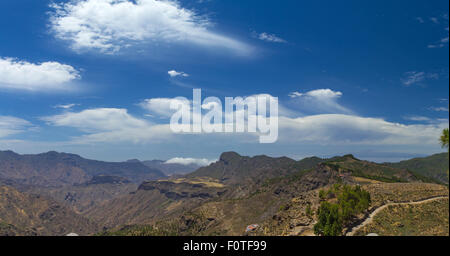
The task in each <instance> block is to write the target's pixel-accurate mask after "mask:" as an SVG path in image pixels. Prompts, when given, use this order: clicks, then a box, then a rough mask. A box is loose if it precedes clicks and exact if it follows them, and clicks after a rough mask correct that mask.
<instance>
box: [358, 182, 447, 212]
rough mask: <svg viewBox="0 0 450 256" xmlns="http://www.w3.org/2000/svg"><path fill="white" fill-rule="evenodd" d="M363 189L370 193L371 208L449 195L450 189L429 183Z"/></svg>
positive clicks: (376, 185) (380, 185)
mask: <svg viewBox="0 0 450 256" xmlns="http://www.w3.org/2000/svg"><path fill="white" fill-rule="evenodd" d="M363 188H364V189H365V190H367V191H369V193H370V196H371V199H372V204H371V208H378V207H380V206H382V205H384V204H387V203H401V202H412V201H420V200H424V199H428V198H431V197H436V196H448V195H449V190H448V187H446V186H442V185H437V184H428V183H379V184H369V185H363Z"/></svg>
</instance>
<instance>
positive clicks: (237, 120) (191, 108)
mask: <svg viewBox="0 0 450 256" xmlns="http://www.w3.org/2000/svg"><path fill="white" fill-rule="evenodd" d="M170 109H171V110H174V111H176V112H175V113H174V114H173V115H172V117H171V120H170V128H171V130H172V131H173V132H174V133H246V132H247V133H258V134H259V142H260V143H275V142H276V141H277V140H278V98H276V97H272V96H270V95H255V96H249V97H246V98H242V97H235V98H233V97H226V98H225V110H224V109H223V104H222V101H221V100H220V99H219V98H217V97H208V98H206V99H204V100H203V101H202V92H201V89H194V90H193V99H192V101H191V100H188V99H187V98H185V97H177V98H175V99H173V100H172V101H171V103H170Z"/></svg>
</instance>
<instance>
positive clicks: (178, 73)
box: [167, 70, 189, 77]
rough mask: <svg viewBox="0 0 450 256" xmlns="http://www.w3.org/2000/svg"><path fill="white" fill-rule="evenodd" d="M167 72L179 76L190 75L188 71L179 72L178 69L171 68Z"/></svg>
mask: <svg viewBox="0 0 450 256" xmlns="http://www.w3.org/2000/svg"><path fill="white" fill-rule="evenodd" d="M167 73H168V74H169V76H170V77H177V76H182V77H188V76H189V74H187V73H184V72H178V71H176V70H170V71H168V72H167Z"/></svg>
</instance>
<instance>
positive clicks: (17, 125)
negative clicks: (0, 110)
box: [0, 116, 31, 138]
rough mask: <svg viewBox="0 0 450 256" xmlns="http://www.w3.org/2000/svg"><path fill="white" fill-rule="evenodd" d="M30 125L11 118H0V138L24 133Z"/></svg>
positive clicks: (21, 120) (24, 121)
mask: <svg viewBox="0 0 450 256" xmlns="http://www.w3.org/2000/svg"><path fill="white" fill-rule="evenodd" d="M29 126H31V123H30V122H28V121H26V120H23V119H20V118H17V117H12V116H0V138H3V137H8V136H10V135H14V134H18V133H21V132H24V131H25V130H26V128H28V127H29Z"/></svg>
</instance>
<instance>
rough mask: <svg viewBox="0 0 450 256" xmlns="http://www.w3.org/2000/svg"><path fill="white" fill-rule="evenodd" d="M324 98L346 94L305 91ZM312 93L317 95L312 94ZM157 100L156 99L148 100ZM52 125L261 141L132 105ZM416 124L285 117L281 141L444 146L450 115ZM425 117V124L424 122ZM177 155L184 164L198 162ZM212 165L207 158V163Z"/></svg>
mask: <svg viewBox="0 0 450 256" xmlns="http://www.w3.org/2000/svg"><path fill="white" fill-rule="evenodd" d="M303 95H313V96H315V97H318V98H322V99H323V98H325V99H326V98H328V99H329V98H338V97H340V96H341V95H342V93H339V92H335V91H331V90H330V91H327V90H326V89H324V90H323V91H317V92H314V91H311V92H306V93H304V94H302V96H301V98H303V97H305V96H303ZM307 97H312V96H307ZM171 100H172V99H164V98H160V99H153V103H154V104H149V105H144V106H150V107H149V110H152V111H154V112H155V111H159V112H160V113H159V114H160V115H168V114H170V113H168V112H165V111H167V105H168V104H170V103H168V102H170V101H171ZM148 101H150V102H152V99H150V100H148ZM43 120H45V121H47V123H48V124H49V125H53V126H61V127H73V128H76V129H78V130H80V131H81V132H82V135H80V136H77V137H74V138H73V139H72V141H71V143H77V144H80V143H81V144H83V143H88V144H91V143H94V144H95V143H100V142H101V143H130V142H131V143H142V144H148V143H164V144H165V145H166V144H170V143H174V145H176V144H177V143H182V144H183V145H185V144H186V143H187V144H189V143H193V144H196V145H197V144H198V145H200V144H205V145H208V144H211V142H215V143H219V142H220V143H219V144H220V145H222V143H231V145H241V146H242V145H246V144H250V145H251V144H254V143H258V134H252V133H245V134H221V133H212V134H206V133H202V134H173V133H172V131H171V129H170V126H169V124H168V123H167V124H155V123H151V122H149V121H147V120H145V119H143V118H139V117H135V116H133V115H131V114H129V113H128V111H127V110H126V109H116V108H99V109H87V110H84V111H81V112H77V113H75V112H68V113H63V114H60V115H56V116H50V117H45V118H43ZM409 120H411V121H414V122H417V123H414V124H409V125H405V124H401V123H395V122H389V121H386V120H384V119H382V118H372V117H361V116H357V115H354V114H316V115H308V116H303V117H298V115H297V116H295V117H288V116H286V115H284V114H281V115H280V117H279V141H278V142H277V143H276V144H277V145H290V144H295V145H330V146H345V145H366V146H377V145H384V146H405V145H410V146H416V147H417V148H423V147H424V146H425V145H427V146H430V147H433V146H434V145H436V147H438V146H437V145H438V143H437V138H438V137H439V135H440V133H441V132H442V129H444V128H447V127H448V119H433V120H431V119H430V120H428V118H423V117H415V116H413V117H410V118H409ZM424 121H425V123H423V122H424ZM180 159H181V158H178V159H175V160H172V161H171V162H173V161H176V160H177V161H178V163H189V162H193V160H192V161H191V160H189V159H181V160H180ZM204 163H206V161H204Z"/></svg>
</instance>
